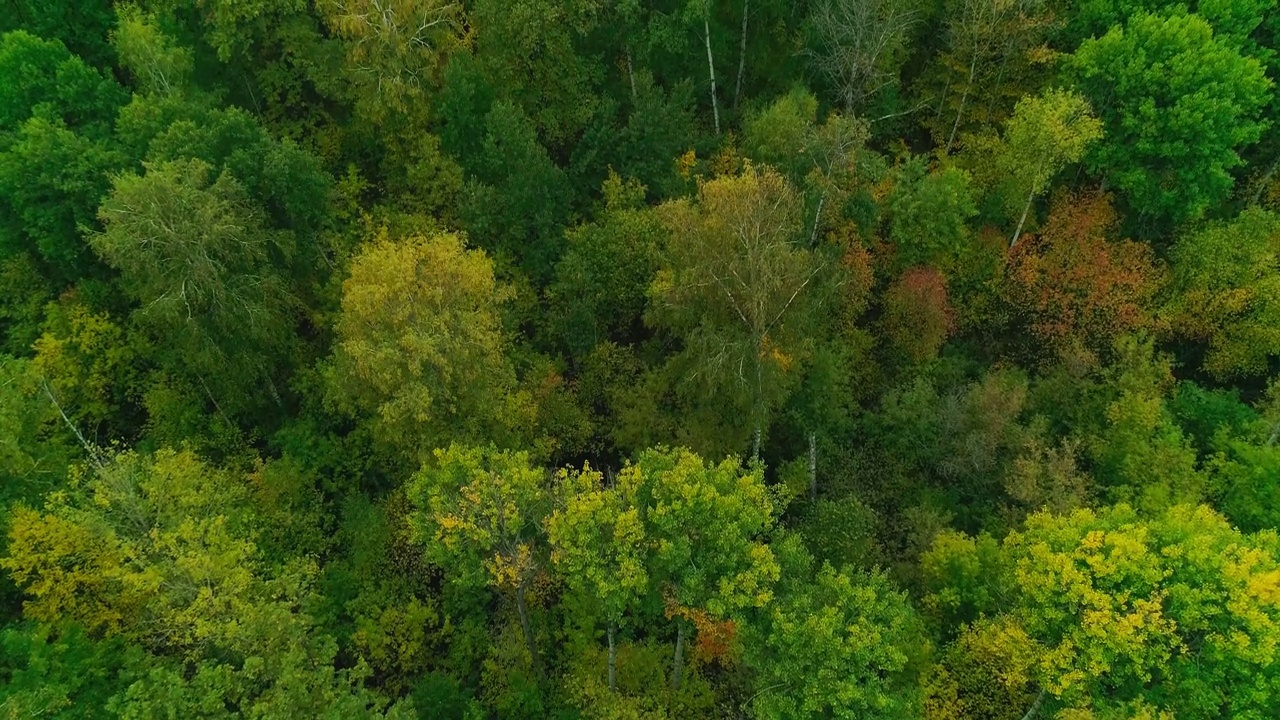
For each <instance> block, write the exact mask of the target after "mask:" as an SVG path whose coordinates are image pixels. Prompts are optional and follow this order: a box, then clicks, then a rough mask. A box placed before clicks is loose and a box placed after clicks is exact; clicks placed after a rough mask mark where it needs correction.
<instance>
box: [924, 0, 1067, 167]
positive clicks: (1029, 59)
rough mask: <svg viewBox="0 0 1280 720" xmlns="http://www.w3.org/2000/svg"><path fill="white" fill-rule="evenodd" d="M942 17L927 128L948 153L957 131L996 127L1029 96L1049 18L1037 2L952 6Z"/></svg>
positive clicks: (994, 0) (980, 0) (964, 0)
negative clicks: (942, 47) (1014, 105)
mask: <svg viewBox="0 0 1280 720" xmlns="http://www.w3.org/2000/svg"><path fill="white" fill-rule="evenodd" d="M942 13H943V21H944V23H945V25H944V27H945V33H946V35H945V37H946V50H945V51H944V52H942V53H941V54H940V55H939V56H938V59H937V61H936V62H937V66H936V67H935V68H934V69H933V71H932V73H931V75H927V76H926V79H928V80H930V81H931V82H932V83H933V84H935V85H941V88H937V89H935V90H934V91H933V94H935V95H936V96H937V112H936V117H935V118H934V119H933V120H932V121H931V122H929V123H928V124H929V125H930V126H931V127H930V129H931V130H932V131H933V136H934V139H935V140H936V141H937V142H938V143H939V144H941V145H943V146H944V147H945V148H946V150H947V151H948V152H950V150H951V147H952V145H953V144H954V143H955V141H956V138H957V137H959V134H960V132H961V130H962V129H968V128H971V127H974V126H975V125H981V124H986V123H989V122H992V121H993V120H995V121H999V120H1000V119H1002V118H1004V117H1006V116H1007V113H1008V112H1009V110H1010V109H1011V107H1010V106H1011V105H1012V102H1013V101H1014V100H1015V99H1016V98H1019V97H1022V96H1023V95H1027V94H1030V93H1028V91H1027V88H1026V85H1027V84H1033V83H1037V82H1038V81H1039V75H1041V74H1042V73H1043V71H1042V70H1039V69H1038V68H1037V65H1044V64H1045V61H1046V60H1047V59H1049V58H1050V57H1051V54H1050V53H1047V52H1045V50H1044V49H1043V48H1042V47H1041V46H1042V44H1043V42H1044V36H1045V31H1046V30H1047V29H1048V27H1049V25H1050V22H1051V15H1050V14H1049V8H1048V3H1046V2H1044V1H1043V0H954V1H953V2H948V3H946V4H945V5H944V6H943V9H942ZM1033 87H1034V85H1033ZM953 113H954V114H953ZM944 138H945V141H944Z"/></svg>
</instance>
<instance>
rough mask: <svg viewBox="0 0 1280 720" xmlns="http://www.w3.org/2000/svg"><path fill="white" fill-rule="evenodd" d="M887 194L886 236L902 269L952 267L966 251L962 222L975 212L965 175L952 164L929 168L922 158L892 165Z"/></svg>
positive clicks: (967, 243) (967, 236)
mask: <svg viewBox="0 0 1280 720" xmlns="http://www.w3.org/2000/svg"><path fill="white" fill-rule="evenodd" d="M891 178H892V183H893V184H892V190H891V192H890V195H889V198H888V202H887V205H888V208H887V209H888V215H889V239H890V240H892V241H893V243H894V246H895V249H896V250H897V256H898V263H899V265H901V266H902V267H911V266H913V265H926V264H927V265H933V266H934V267H936V268H938V269H941V270H944V271H946V270H949V269H952V268H954V267H956V266H957V265H958V264H959V263H960V262H961V261H962V260H963V259H964V258H965V257H966V256H967V255H968V254H969V250H970V247H971V243H970V240H971V237H972V236H971V234H970V232H969V228H968V226H967V223H968V221H969V220H970V219H971V218H972V217H973V216H975V215H977V214H978V209H977V205H976V204H975V202H974V191H973V188H972V186H971V183H970V176H969V173H968V172H966V171H965V170H962V169H960V168H957V167H946V168H941V169H937V170H932V171H930V170H929V169H928V167H927V166H926V164H925V162H924V159H923V158H912V159H909V160H908V161H906V162H905V163H903V164H902V165H900V166H899V167H897V168H894V171H893V173H892V175H891Z"/></svg>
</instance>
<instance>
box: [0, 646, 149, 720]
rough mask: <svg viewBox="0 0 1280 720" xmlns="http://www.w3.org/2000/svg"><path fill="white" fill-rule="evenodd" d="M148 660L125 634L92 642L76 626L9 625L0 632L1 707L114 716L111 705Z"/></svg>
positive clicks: (28, 712) (23, 713)
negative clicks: (127, 641)
mask: <svg viewBox="0 0 1280 720" xmlns="http://www.w3.org/2000/svg"><path fill="white" fill-rule="evenodd" d="M144 658H146V656H145V654H144V653H143V652H142V651H141V650H140V649H139V648H138V647H136V646H131V645H129V644H127V643H125V642H124V641H123V640H122V639H121V638H111V639H109V640H105V641H100V642H98V641H94V640H92V639H90V638H88V637H86V635H85V632H84V630H82V629H80V628H78V627H76V626H74V625H72V626H67V627H65V628H61V629H56V630H55V629H53V628H49V627H40V626H37V625H22V626H14V627H8V628H6V629H5V630H3V631H2V632H0V678H3V680H4V682H3V683H0V707H3V708H4V711H5V714H6V716H7V717H13V718H18V717H50V718H67V719H68V720H70V718H93V719H95V720H96V719H97V718H104V719H105V718H114V717H116V715H115V714H114V713H112V712H111V711H110V710H109V709H108V708H109V705H108V703H109V701H110V700H111V698H112V696H113V695H115V694H117V693H119V692H123V691H124V690H125V688H127V687H128V686H129V685H130V684H131V683H132V682H133V680H134V679H135V678H137V677H138V676H139V675H141V674H143V673H145V672H146V669H147V667H148V664H149V663H148V662H147V659H144ZM153 662H154V661H153Z"/></svg>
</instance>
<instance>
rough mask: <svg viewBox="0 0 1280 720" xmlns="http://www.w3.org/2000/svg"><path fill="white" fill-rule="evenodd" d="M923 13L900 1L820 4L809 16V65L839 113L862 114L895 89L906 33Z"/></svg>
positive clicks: (843, 0) (905, 50)
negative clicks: (840, 109) (827, 87)
mask: <svg viewBox="0 0 1280 720" xmlns="http://www.w3.org/2000/svg"><path fill="white" fill-rule="evenodd" d="M922 14H923V13H922V12H921V10H920V9H919V8H917V7H914V6H913V5H912V4H911V3H908V2H902V1H901V0H820V2H818V3H816V4H815V5H814V6H813V9H812V10H810V12H809V20H808V22H809V27H810V32H812V33H813V35H814V41H815V45H816V48H815V49H814V50H812V51H811V52H812V57H813V63H814V65H815V66H816V67H817V69H818V71H819V72H820V73H821V74H822V75H823V77H824V78H826V80H827V82H828V83H830V84H831V86H832V87H833V88H834V89H835V90H836V91H837V93H838V96H839V98H840V101H841V104H842V105H843V106H844V111H845V112H846V113H848V114H850V115H852V114H853V113H855V112H858V111H862V110H865V109H866V108H867V106H868V104H870V103H871V102H872V101H874V100H876V99H877V98H878V96H880V95H881V94H882V93H884V92H886V91H888V90H889V89H892V88H894V87H896V86H897V84H898V82H899V72H900V70H901V68H902V64H903V63H904V62H905V61H906V59H907V53H908V50H909V48H908V40H909V39H910V38H909V33H910V32H911V30H912V29H913V27H914V26H915V25H916V23H918V22H920V20H921V19H922V18H921V16H922Z"/></svg>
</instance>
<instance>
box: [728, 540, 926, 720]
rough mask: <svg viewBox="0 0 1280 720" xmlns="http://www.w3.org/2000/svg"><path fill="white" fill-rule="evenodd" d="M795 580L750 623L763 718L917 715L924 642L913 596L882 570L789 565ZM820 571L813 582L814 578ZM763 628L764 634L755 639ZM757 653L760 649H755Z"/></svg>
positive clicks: (755, 701) (757, 710)
mask: <svg viewBox="0 0 1280 720" xmlns="http://www.w3.org/2000/svg"><path fill="white" fill-rule="evenodd" d="M787 571H788V572H787V574H788V576H789V577H790V578H791V582H793V583H795V585H793V586H792V587H791V588H789V591H788V592H786V593H784V594H783V595H782V596H781V597H780V598H779V601H778V602H777V603H776V604H774V605H773V606H771V607H770V608H768V609H767V610H765V611H764V615H765V618H764V619H763V620H762V621H761V626H760V627H759V628H758V629H757V628H754V627H753V628H751V630H750V633H749V635H748V639H747V640H746V642H747V643H748V644H749V645H750V647H752V648H753V650H752V654H751V655H749V656H748V663H749V664H750V666H751V667H752V669H753V670H754V671H755V672H756V673H757V674H758V676H759V677H758V678H757V679H756V683H757V684H758V685H759V686H760V687H762V688H763V689H762V690H761V691H760V692H759V693H757V694H756V695H755V697H753V698H752V702H751V705H750V709H751V710H752V712H753V714H754V715H755V716H756V717H761V718H774V717H815V716H817V717H833V718H881V717H883V718H900V717H908V716H911V715H913V714H914V713H915V712H917V709H916V703H917V698H916V696H915V692H914V691H915V687H914V686H913V683H912V679H913V678H912V677H911V673H910V672H909V670H908V668H909V665H910V661H911V659H912V658H911V657H910V656H909V655H908V652H910V651H911V650H912V649H914V648H915V647H917V646H918V644H919V643H920V642H921V638H920V635H919V627H918V624H917V623H916V621H915V616H914V614H913V612H912V609H911V607H910V605H909V604H908V603H907V599H906V596H905V595H903V594H902V593H900V592H898V591H897V590H895V589H893V587H892V585H891V584H890V583H889V581H888V579H887V578H886V577H885V576H884V575H882V574H879V573H873V574H869V575H852V576H851V575H849V574H846V573H844V572H837V571H836V570H835V569H833V568H832V567H831V566H830V565H825V564H824V565H823V566H822V568H821V569H819V570H818V571H817V572H816V574H815V573H814V571H813V570H812V569H811V568H810V567H808V566H807V565H801V566H799V567H794V568H790V567H789V568H787ZM811 575H813V577H812V579H809V576H811ZM757 633H759V635H760V637H758V638H756V637H754V636H755V635H756V634H757ZM756 653H758V654H756Z"/></svg>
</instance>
